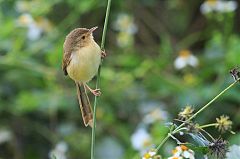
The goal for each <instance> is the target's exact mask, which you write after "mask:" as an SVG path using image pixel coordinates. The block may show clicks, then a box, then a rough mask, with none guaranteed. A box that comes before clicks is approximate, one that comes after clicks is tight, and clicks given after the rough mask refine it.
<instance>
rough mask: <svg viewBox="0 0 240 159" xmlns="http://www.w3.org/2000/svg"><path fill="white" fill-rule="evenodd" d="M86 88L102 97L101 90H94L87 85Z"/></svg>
mask: <svg viewBox="0 0 240 159" xmlns="http://www.w3.org/2000/svg"><path fill="white" fill-rule="evenodd" d="M84 86H86V87H87V89H88V90H89V91H90V92H91V93H92V94H93V95H95V96H100V95H101V91H100V89H92V88H90V87H89V86H88V85H87V84H86V83H85V84H84Z"/></svg>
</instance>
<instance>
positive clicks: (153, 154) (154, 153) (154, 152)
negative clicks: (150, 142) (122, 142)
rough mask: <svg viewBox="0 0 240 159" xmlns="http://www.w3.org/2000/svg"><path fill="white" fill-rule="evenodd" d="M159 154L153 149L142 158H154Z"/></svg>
mask: <svg viewBox="0 0 240 159" xmlns="http://www.w3.org/2000/svg"><path fill="white" fill-rule="evenodd" d="M156 154H157V151H156V150H155V149H152V150H150V151H148V152H147V153H145V154H144V155H143V157H142V159H153V157H154V156H155V155H156Z"/></svg>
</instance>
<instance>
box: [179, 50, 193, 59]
mask: <svg viewBox="0 0 240 159" xmlns="http://www.w3.org/2000/svg"><path fill="white" fill-rule="evenodd" d="M190 55H191V52H190V51H189V50H181V51H180V52H179V56H180V57H183V58H187V57H189V56H190Z"/></svg>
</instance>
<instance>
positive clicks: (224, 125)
mask: <svg viewBox="0 0 240 159" xmlns="http://www.w3.org/2000/svg"><path fill="white" fill-rule="evenodd" d="M216 120H217V125H216V128H218V131H220V132H221V133H224V132H226V131H229V130H231V128H232V121H231V120H230V119H229V117H228V116H225V115H222V116H220V117H219V118H216Z"/></svg>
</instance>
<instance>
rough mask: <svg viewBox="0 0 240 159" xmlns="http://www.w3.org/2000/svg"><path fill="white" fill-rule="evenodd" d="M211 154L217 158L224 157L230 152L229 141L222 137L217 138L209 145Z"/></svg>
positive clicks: (221, 158)
mask: <svg viewBox="0 0 240 159" xmlns="http://www.w3.org/2000/svg"><path fill="white" fill-rule="evenodd" d="M208 149H209V154H208V155H209V156H211V157H215V158H217V159H224V158H225V157H226V153H227V152H228V142H227V141H225V140H223V139H222V138H218V139H215V140H214V141H213V142H211V143H210V144H209V146H208Z"/></svg>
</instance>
